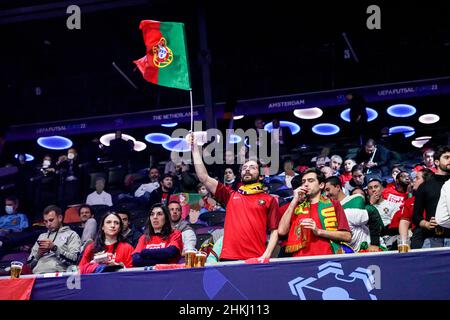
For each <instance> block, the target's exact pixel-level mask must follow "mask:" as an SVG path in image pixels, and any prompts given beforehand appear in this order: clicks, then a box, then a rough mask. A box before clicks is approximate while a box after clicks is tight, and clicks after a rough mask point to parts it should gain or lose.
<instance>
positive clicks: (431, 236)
mask: <svg viewBox="0 0 450 320" xmlns="http://www.w3.org/2000/svg"><path fill="white" fill-rule="evenodd" d="M434 159H435V160H434V164H435V165H436V168H437V171H436V173H435V175H434V176H433V177H432V178H431V179H430V180H428V181H426V182H424V183H422V185H421V186H420V187H419V188H418V189H417V192H416V201H415V204H414V212H413V223H414V224H415V225H417V226H420V227H421V228H422V231H423V237H424V239H425V240H424V243H423V247H422V248H436V247H450V229H448V228H444V227H441V226H438V224H437V222H436V219H435V214H436V207H437V205H438V202H439V197H440V196H441V189H442V186H443V185H444V183H445V182H446V181H447V180H448V179H449V178H450V145H447V146H442V147H440V148H439V149H438V150H437V151H436V153H435V154H434ZM423 210H425V211H426V218H425V219H424V217H423V215H422V214H423Z"/></svg>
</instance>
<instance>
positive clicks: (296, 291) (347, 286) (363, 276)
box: [288, 261, 377, 300]
mask: <svg viewBox="0 0 450 320" xmlns="http://www.w3.org/2000/svg"><path fill="white" fill-rule="evenodd" d="M318 269H319V272H318V273H317V275H316V277H309V278H303V277H297V278H295V279H293V280H291V281H289V283H288V284H289V287H290V289H291V292H292V294H293V295H294V296H298V298H299V299H300V300H377V297H376V296H375V295H374V294H371V293H370V292H371V291H372V290H373V289H375V288H376V285H375V278H374V276H373V274H372V271H371V270H370V269H366V268H361V267H358V268H356V269H355V270H354V271H353V272H352V273H350V274H349V275H348V276H345V275H344V271H343V270H342V265H341V264H340V263H337V262H332V261H328V262H327V263H324V264H322V265H320V266H319V268H318Z"/></svg>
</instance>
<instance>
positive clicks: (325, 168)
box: [320, 166, 333, 179]
mask: <svg viewBox="0 0 450 320" xmlns="http://www.w3.org/2000/svg"><path fill="white" fill-rule="evenodd" d="M320 171H321V172H322V173H323V175H324V176H325V179H326V178H329V177H332V176H333V169H331V167H329V166H323V167H322V168H320Z"/></svg>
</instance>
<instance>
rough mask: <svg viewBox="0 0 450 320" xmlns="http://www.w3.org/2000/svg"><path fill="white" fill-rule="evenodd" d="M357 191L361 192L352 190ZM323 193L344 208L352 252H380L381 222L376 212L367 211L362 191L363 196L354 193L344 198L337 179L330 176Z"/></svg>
mask: <svg viewBox="0 0 450 320" xmlns="http://www.w3.org/2000/svg"><path fill="white" fill-rule="evenodd" d="M357 189H359V190H361V191H362V189H360V188H355V189H353V190H357ZM325 192H326V196H327V197H328V198H330V199H333V200H337V201H339V202H340V204H341V205H342V207H343V208H344V212H345V215H346V217H347V221H348V224H349V226H350V231H351V233H352V241H351V243H350V245H351V247H352V248H353V250H355V252H358V251H359V250H360V249H361V248H363V249H366V248H367V249H368V251H370V252H377V251H380V248H379V244H380V233H381V230H382V228H383V222H382V221H381V217H380V215H379V213H378V211H376V210H374V211H370V212H369V211H367V209H366V197H365V194H364V191H363V194H364V195H361V194H360V193H356V194H353V195H350V196H345V193H344V192H343V191H342V185H341V181H340V180H339V178H338V177H335V176H332V177H329V178H327V179H326V180H325ZM364 242H365V243H364ZM372 243H375V245H372Z"/></svg>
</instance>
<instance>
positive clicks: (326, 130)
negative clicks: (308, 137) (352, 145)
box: [312, 123, 341, 136]
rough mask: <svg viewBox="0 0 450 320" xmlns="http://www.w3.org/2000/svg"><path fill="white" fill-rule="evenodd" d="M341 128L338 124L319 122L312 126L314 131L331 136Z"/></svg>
mask: <svg viewBox="0 0 450 320" xmlns="http://www.w3.org/2000/svg"><path fill="white" fill-rule="evenodd" d="M340 130H341V129H339V127H338V126H337V125H335V124H332V123H319V124H316V125H315V126H314V127H312V132H314V133H315V134H318V135H321V136H331V135H333V134H336V133H338V132H339V131H340Z"/></svg>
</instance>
